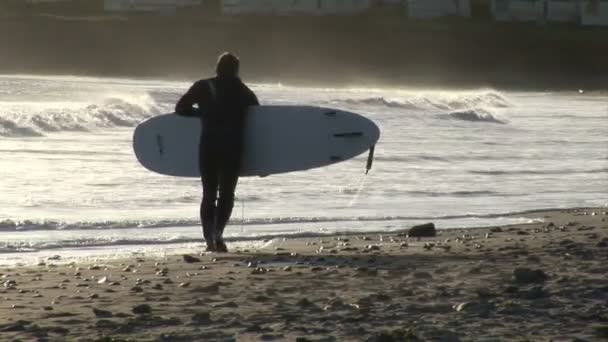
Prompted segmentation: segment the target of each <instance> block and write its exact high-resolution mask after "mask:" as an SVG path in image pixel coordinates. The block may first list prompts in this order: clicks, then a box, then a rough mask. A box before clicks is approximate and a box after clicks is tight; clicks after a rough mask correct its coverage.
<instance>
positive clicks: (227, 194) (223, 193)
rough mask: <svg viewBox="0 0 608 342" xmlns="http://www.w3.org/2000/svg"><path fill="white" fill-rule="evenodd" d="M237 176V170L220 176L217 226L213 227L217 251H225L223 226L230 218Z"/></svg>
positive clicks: (224, 226)
mask: <svg viewBox="0 0 608 342" xmlns="http://www.w3.org/2000/svg"><path fill="white" fill-rule="evenodd" d="M238 180H239V176H238V171H233V170H231V172H222V174H221V176H220V184H219V198H218V201H217V211H218V217H217V226H216V227H215V243H216V245H217V247H218V251H226V244H224V239H223V235H224V228H226V225H227V224H228V221H229V220H230V215H232V208H233V207H234V192H235V190H236V184H237V183H238Z"/></svg>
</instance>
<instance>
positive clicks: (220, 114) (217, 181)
mask: <svg viewBox="0 0 608 342" xmlns="http://www.w3.org/2000/svg"><path fill="white" fill-rule="evenodd" d="M239 64H240V63H239V59H238V58H237V57H236V56H235V55H233V54H231V53H227V52H226V53H224V54H222V55H220V57H219V58H218V62H217V65H216V77H212V78H208V79H203V80H199V81H197V82H195V83H194V84H193V85H192V87H190V89H189V90H188V91H187V92H186V94H184V95H183V96H182V98H181V99H180V100H179V101H178V102H177V105H176V106H175V112H176V113H177V114H179V115H183V116H190V117H199V118H200V119H201V120H202V122H203V130H202V132H201V138H200V145H199V168H200V173H201V181H202V185H203V199H202V201H201V207H200V217H201V224H202V227H203V237H204V238H205V242H206V243H207V251H212V252H227V251H228V249H227V247H226V244H225V243H224V239H223V233H224V228H225V227H226V224H227V223H228V220H229V219H230V215H231V214H232V208H233V207H234V192H235V190H236V185H237V182H238V177H239V171H240V162H241V155H242V150H243V129H244V120H245V114H246V112H247V108H248V107H249V106H257V105H259V102H258V99H257V97H256V96H255V94H254V93H253V92H252V91H251V89H249V88H248V87H247V86H246V85H245V84H244V83H243V82H242V81H241V79H240V78H239ZM195 105H196V106H195Z"/></svg>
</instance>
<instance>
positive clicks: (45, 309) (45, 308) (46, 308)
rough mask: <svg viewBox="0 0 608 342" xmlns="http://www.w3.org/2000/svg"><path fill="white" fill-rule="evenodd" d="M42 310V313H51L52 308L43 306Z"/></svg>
mask: <svg viewBox="0 0 608 342" xmlns="http://www.w3.org/2000/svg"><path fill="white" fill-rule="evenodd" d="M42 310H44V311H52V310H53V307H52V306H43V307H42Z"/></svg>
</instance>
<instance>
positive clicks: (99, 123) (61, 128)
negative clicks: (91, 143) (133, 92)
mask: <svg viewBox="0 0 608 342" xmlns="http://www.w3.org/2000/svg"><path fill="white" fill-rule="evenodd" d="M2 107H3V112H0V136H4V137H41V136H44V135H46V134H47V133H53V132H86V131H90V130H94V129H99V128H113V127H134V126H136V125H137V124H138V123H139V122H141V121H142V120H144V119H146V118H148V117H150V116H153V115H157V114H160V113H163V112H167V111H169V110H170V109H169V108H165V107H166V106H162V105H159V104H157V103H156V102H155V101H154V100H153V99H152V98H151V97H150V96H143V97H139V98H137V97H134V98H120V97H108V98H105V99H102V100H100V101H99V102H97V103H92V104H90V103H89V104H86V103H76V104H75V103H61V102H56V103H51V104H47V105H46V106H40V105H39V104H36V103H29V104H28V103H10V102H9V103H3V106H2Z"/></svg>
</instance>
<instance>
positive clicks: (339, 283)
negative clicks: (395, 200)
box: [0, 207, 608, 341]
mask: <svg viewBox="0 0 608 342" xmlns="http://www.w3.org/2000/svg"><path fill="white" fill-rule="evenodd" d="M530 216H531V217H532V218H537V219H538V218H541V219H544V222H531V223H524V224H517V225H509V226H501V227H498V226H491V227H477V228H467V229H458V228H457V229H442V230H438V231H437V236H435V237H425V238H412V237H409V238H408V237H407V236H405V234H404V231H400V232H390V233H382V234H381V235H378V234H371V233H365V234H355V235H348V236H346V235H343V234H340V235H335V236H327V237H325V236H324V237H314V238H297V239H273V240H271V241H267V242H265V244H263V245H260V246H247V247H242V249H241V248H239V249H238V250H235V251H234V253H230V254H199V251H200V249H197V248H194V249H193V250H190V251H179V252H178V253H179V254H165V255H159V256H153V255H142V254H137V255H134V256H131V257H129V258H126V259H111V260H103V259H98V260H90V261H89V262H88V263H86V262H71V263H68V264H61V259H59V260H53V259H51V260H47V261H45V262H44V263H41V264H39V265H36V266H30V267H9V268H6V267H2V268H0V273H2V275H1V276H2V283H3V285H4V286H3V287H1V288H0V293H1V294H2V296H3V297H4V298H5V300H4V301H3V302H2V303H1V304H0V332H1V333H2V336H5V337H6V338H9V339H18V338H21V339H25V340H28V339H34V338H48V339H49V340H51V341H55V340H57V341H59V340H66V339H68V340H75V339H80V340H92V341H102V340H103V338H105V340H108V339H109V338H115V339H116V340H119V339H125V340H130V339H136V340H163V341H187V340H206V341H258V340H277V341H279V340H280V341H343V340H348V341H387V340H388V341H403V340H406V339H407V338H410V339H411V340H416V339H418V340H433V341H440V340H441V341H445V340H449V341H471V340H496V339H499V340H521V339H533V340H535V339H543V340H544V339H551V338H557V339H576V338H578V339H582V340H596V339H602V338H606V337H607V336H608V324H606V322H607V320H608V316H606V310H605V303H606V300H608V291H607V289H608V279H606V277H605V274H606V272H608V266H606V259H607V258H608V222H607V221H608V211H607V208H606V207H599V208H576V209H559V210H554V211H540V210H539V211H534V213H531V215H530ZM229 248H230V245H229ZM182 253H188V254H182ZM186 255H187V256H186ZM382 338H385V339H382ZM388 338H390V339H388Z"/></svg>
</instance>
